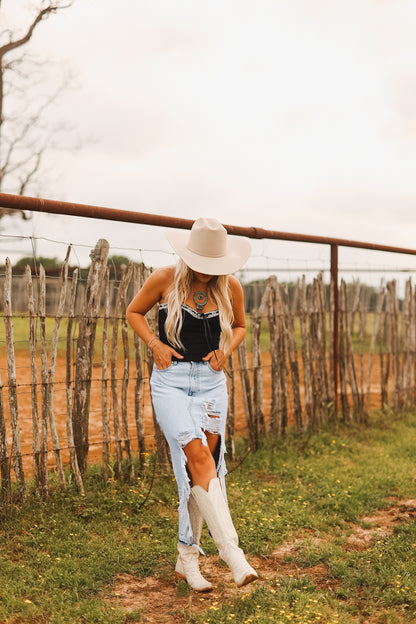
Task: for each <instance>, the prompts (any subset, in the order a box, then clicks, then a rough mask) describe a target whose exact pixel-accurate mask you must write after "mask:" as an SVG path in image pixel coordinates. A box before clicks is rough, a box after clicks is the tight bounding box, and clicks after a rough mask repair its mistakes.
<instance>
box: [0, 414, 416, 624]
mask: <svg viewBox="0 0 416 624" xmlns="http://www.w3.org/2000/svg"><path fill="white" fill-rule="evenodd" d="M238 447H239V453H240V455H241V456H243V454H244V452H245V442H244V440H240V441H239V444H238ZM415 449H416V416H415V415H413V414H404V415H402V416H400V417H396V418H394V419H393V418H392V417H386V416H383V415H381V414H374V415H373V417H372V419H371V424H370V426H369V427H367V428H363V427H359V426H351V427H346V426H342V425H339V426H336V427H332V428H331V429H328V430H326V431H324V432H322V433H320V434H316V435H315V434H314V435H312V436H311V437H310V438H309V439H308V440H306V439H304V438H303V437H302V436H295V435H293V434H290V435H288V436H287V438H286V439H285V440H273V439H268V440H266V442H265V445H264V448H262V449H261V450H260V451H258V452H256V453H254V454H250V455H248V457H247V458H246V460H245V461H244V462H243V463H242V464H241V465H239V464H238V461H237V462H236V466H238V467H236V468H235V469H234V470H233V466H232V464H229V469H230V474H229V476H228V496H229V501H230V506H231V510H232V515H233V517H234V519H235V524H236V528H237V530H238V533H239V536H240V541H241V544H242V546H243V547H244V549H245V551H246V552H247V553H248V554H249V555H257V556H259V557H261V558H263V561H264V562H267V560H268V557H270V556H271V554H272V553H273V550H275V549H277V548H279V546H281V545H282V544H283V543H284V542H289V543H292V542H294V541H295V540H300V541H299V547H298V548H296V549H294V550H293V551H292V552H291V553H290V556H289V557H288V561H287V563H286V564H285V563H283V564H281V565H278V564H276V566H275V570H274V572H273V574H268V576H269V578H267V579H265V578H263V580H262V581H261V582H260V583H258V584H257V586H255V585H253V588H252V591H251V593H247V594H243V593H242V594H237V597H236V598H229V599H228V600H226V601H223V602H221V601H220V602H219V603H217V604H211V606H210V608H207V610H206V611H205V612H204V613H202V614H195V613H193V612H190V613H186V614H184V616H183V618H184V619H183V621H184V622H193V623H195V624H202V623H204V624H205V623H210V624H219V623H226V622H227V623H229V622H233V621H234V622H239V623H242V622H243V623H244V624H248V623H251V622H255V623H258V624H263V623H266V622H277V623H288V622H297V623H298V624H310V623H317V622H330V623H334V622H339V623H340V624H346V623H353V622H354V623H355V622H365V621H371V622H372V623H373V622H374V623H375V624H397V623H399V622H400V623H401V622H414V621H416V556H415V555H416V524H415V523H414V522H413V521H412V520H411V518H410V519H409V520H408V521H407V522H404V523H403V522H402V523H398V524H397V526H396V529H395V531H394V532H393V534H391V535H389V536H387V537H383V538H380V539H378V540H375V541H374V543H372V544H369V546H368V548H366V550H363V551H351V550H346V549H345V548H344V545H345V541H346V539H347V537H348V535H350V533H351V531H352V524H353V523H356V524H358V525H360V526H367V525H365V523H364V524H363V523H362V522H361V518H363V517H365V516H369V515H371V514H373V513H375V512H376V511H377V510H379V509H382V508H385V507H386V506H391V505H394V504H395V502H396V501H397V500H401V499H408V498H416V485H415V479H416V468H415V463H414V456H415ZM152 461H153V458H151V457H149V458H148V464H147V465H146V466H145V468H144V470H143V471H142V474H141V475H140V477H138V478H136V479H135V481H134V482H130V483H118V482H117V481H115V480H109V481H107V482H103V480H102V477H101V473H100V470H99V468H97V467H95V468H94V470H92V471H91V476H90V478H89V480H88V482H87V494H86V495H85V496H84V497H81V496H79V495H78V494H77V493H76V491H72V490H70V491H68V492H66V493H62V492H59V491H58V490H57V489H56V490H55V491H52V492H51V495H50V498H49V500H48V501H47V502H42V501H40V500H37V499H36V497H35V496H34V495H30V497H29V500H28V501H27V502H26V503H25V504H24V505H21V506H19V505H9V506H3V507H2V508H1V510H0V621H1V622H6V623H7V624H17V622H25V624H35V623H42V624H46V623H48V624H49V623H50V624H64V623H65V624H66V623H68V624H69V623H71V624H81V623H82V622H89V623H96V622H97V623H98V622H100V623H104V624H106V623H108V624H113V623H114V624H119V623H124V622H139V621H141V619H142V614H141V612H140V611H139V610H136V611H134V612H130V613H129V612H127V613H126V611H125V610H123V609H122V607H119V606H114V605H110V603H109V602H107V601H106V600H105V599H104V598H105V596H108V595H110V594H111V588H112V586H113V583H114V579H115V577H116V575H118V574H130V575H133V576H134V577H135V578H137V579H143V578H145V577H147V576H154V577H158V578H159V579H162V580H163V579H164V580H166V581H168V582H172V583H173V566H174V563H175V559H176V541H177V518H176V508H177V491H176V484H175V481H174V479H173V476H172V474H171V473H170V472H169V471H167V472H166V471H162V470H161V469H160V468H159V467H158V468H157V471H156V478H155V480H154V483H153V487H152V489H151V491H150V496H148V494H149V489H150V487H151V483H152V474H153V464H152ZM145 501H146V502H145ZM203 540H204V541H203V547H204V550H205V551H206V552H207V553H208V554H209V553H214V552H216V549H215V546H214V545H213V543H212V541H211V540H210V539H209V537H208V534H207V532H206V530H205V531H204V536H203ZM294 568H295V569H296V570H297V573H296V574H292V573H291V570H292V572H293V569H294ZM314 569H319V570H320V574H319V577H317V576H316V575H314V574H313V570H314ZM259 570H260V572H261V564H260V568H259ZM218 582H219V583H221V582H223V581H222V580H221V579H218ZM182 590H183V591H185V593H186V586H185V588H182ZM177 591H178V595H180V592H181V586H180V585H178V588H177ZM183 591H182V593H183ZM194 600H196V598H194ZM144 617H145V614H144V615H143V618H144ZM143 621H144V620H143ZM161 621H162V620H161Z"/></svg>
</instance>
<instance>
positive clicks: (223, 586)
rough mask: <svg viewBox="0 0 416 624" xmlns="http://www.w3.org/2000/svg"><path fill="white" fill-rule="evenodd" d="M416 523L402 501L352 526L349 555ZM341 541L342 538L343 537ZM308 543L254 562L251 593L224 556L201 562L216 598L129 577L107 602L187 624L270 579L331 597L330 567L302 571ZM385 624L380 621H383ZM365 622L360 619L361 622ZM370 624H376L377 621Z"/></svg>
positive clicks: (145, 618)
mask: <svg viewBox="0 0 416 624" xmlns="http://www.w3.org/2000/svg"><path fill="white" fill-rule="evenodd" d="M411 518H413V519H414V518H416V500H406V501H398V502H396V503H395V504H394V505H393V506H391V507H390V508H387V509H383V510H381V511H379V512H377V513H376V514H374V515H372V516H370V517H364V518H361V524H365V525H366V526H369V527H370V528H366V529H363V528H362V526H360V524H351V525H350V527H349V530H348V533H346V535H345V542H344V546H343V547H344V549H345V550H346V551H351V550H358V551H359V550H365V549H367V548H369V547H370V546H371V545H372V544H373V543H374V542H376V541H377V540H379V539H380V538H383V537H386V536H389V535H391V534H392V533H393V528H394V527H395V526H397V525H398V524H399V523H401V522H405V521H408V520H409V519H411ZM338 539H339V536H338ZM325 541H326V542H328V541H330V538H325V537H320V538H318V537H313V538H308V539H307V543H308V544H311V543H313V544H319V543H322V542H325ZM304 542H305V540H303V539H295V538H294V539H293V541H290V542H286V543H284V544H282V546H280V547H279V548H278V549H276V550H274V551H273V552H272V553H271V554H270V556H269V557H252V558H251V559H250V563H251V565H253V566H254V567H255V568H256V570H257V571H258V574H259V580H258V581H257V582H256V583H254V584H252V585H246V586H245V587H241V588H238V587H237V586H236V585H235V583H234V582H233V580H232V576H231V573H230V572H229V570H228V568H226V567H224V565H223V564H222V563H221V562H220V561H219V559H218V556H214V557H209V558H207V559H206V560H204V559H201V571H202V573H203V575H204V576H205V577H206V578H207V579H209V580H210V581H211V582H212V583H213V585H214V589H213V591H212V592H210V593H204V594H201V593H198V592H192V591H191V592H190V593H189V594H186V595H180V592H178V587H177V583H176V582H175V579H174V570H173V569H172V571H171V578H169V579H162V578H159V577H157V576H150V577H147V578H145V579H136V578H135V577H133V576H129V575H126V574H124V575H119V576H118V577H117V578H116V579H115V582H114V586H113V588H112V590H111V592H110V593H108V592H107V593H106V594H105V599H106V600H107V601H108V603H109V604H110V605H117V606H118V607H120V608H122V609H124V610H125V611H135V610H141V611H142V618H141V619H140V622H143V623H145V624H184V623H185V622H187V621H188V618H189V616H190V614H191V613H202V612H205V611H207V610H208V609H213V608H216V607H217V606H218V605H223V604H224V603H225V604H227V603H228V604H232V602H233V599H234V598H236V597H237V596H239V597H240V598H241V596H243V595H244V594H250V593H251V592H252V591H253V590H254V588H255V587H256V586H258V585H259V584H260V585H262V584H263V585H265V586H267V585H268V583H269V581H270V579H272V578H274V577H276V576H278V577H280V578H281V577H292V578H302V577H309V578H312V580H313V581H314V583H315V584H316V585H318V587H322V588H323V589H325V591H328V590H329V591H330V590H331V588H335V586H334V585H333V580H332V579H330V578H328V575H327V568H326V566H325V565H324V564H318V565H316V566H313V567H302V568H300V567H298V566H297V565H296V561H295V559H296V553H297V551H298V550H299V549H300V548H301V546H302V544H303V543H304ZM377 621H379V620H377ZM357 622H359V618H357ZM366 622H367V623H368V624H371V619H367V620H366Z"/></svg>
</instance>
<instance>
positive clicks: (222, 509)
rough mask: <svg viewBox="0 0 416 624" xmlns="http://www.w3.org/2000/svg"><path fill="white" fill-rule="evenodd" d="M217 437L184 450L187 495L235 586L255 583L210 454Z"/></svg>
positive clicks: (210, 437) (210, 436)
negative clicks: (189, 483) (188, 485)
mask: <svg viewBox="0 0 416 624" xmlns="http://www.w3.org/2000/svg"><path fill="white" fill-rule="evenodd" d="M218 439H219V436H218V435H213V434H207V442H208V446H205V445H204V444H203V443H202V441H201V440H199V439H196V440H192V441H191V442H189V443H188V444H187V445H186V446H185V447H184V451H185V454H186V457H187V460H188V469H189V472H190V475H191V481H192V494H191V496H192V497H193V498H194V500H195V501H196V503H197V505H198V508H199V510H200V512H201V514H202V516H203V517H204V518H205V521H206V523H207V525H208V528H209V530H210V532H211V535H212V537H213V539H214V541H215V544H216V546H217V548H218V551H219V554H220V557H221V558H222V559H223V560H224V561H225V562H226V563H227V564H228V565H229V567H230V568H231V571H232V572H233V575H234V579H235V582H236V583H237V585H238V586H239V587H241V585H246V584H247V583H251V582H252V581H254V580H256V578H257V573H256V572H255V570H253V568H252V567H251V566H250V565H249V563H248V562H247V560H246V558H245V556H244V553H243V551H242V550H241V548H239V546H238V535H237V533H236V530H235V528H234V524H233V521H232V519H231V516H230V512H229V509H228V504H227V501H226V499H225V495H224V492H223V491H222V487H221V484H220V481H219V479H218V478H217V472H216V466H215V461H214V457H213V453H214V451H215V449H216V446H217V443H218Z"/></svg>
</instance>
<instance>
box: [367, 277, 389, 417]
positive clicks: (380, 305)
mask: <svg viewBox="0 0 416 624" xmlns="http://www.w3.org/2000/svg"><path fill="white" fill-rule="evenodd" d="M384 298H385V289H384V287H381V288H380V291H379V293H378V295H377V302H376V309H375V313H374V324H373V333H372V336H371V342H370V351H369V354H368V364H367V389H366V393H365V402H364V415H365V418H366V419H367V418H368V414H369V411H370V408H371V374H372V370H373V358H374V353H375V349H376V341H377V337H378V335H379V332H380V323H381V313H382V308H383V303H384Z"/></svg>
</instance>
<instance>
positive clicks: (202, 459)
mask: <svg viewBox="0 0 416 624" xmlns="http://www.w3.org/2000/svg"><path fill="white" fill-rule="evenodd" d="M206 438H207V443H208V446H205V445H204V444H203V443H202V440H200V439H199V438H196V439H195V440H192V441H191V442H189V443H188V444H187V445H186V446H185V447H184V449H183V450H184V452H185V455H186V457H187V460H188V470H189V473H190V477H191V485H192V486H194V485H200V486H201V487H202V488H204V490H206V491H208V487H209V483H210V481H211V480H212V479H215V478H216V476H217V468H216V466H215V461H214V457H213V454H214V451H215V449H216V447H217V444H218V440H219V436H218V435H216V434H213V433H209V432H206Z"/></svg>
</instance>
